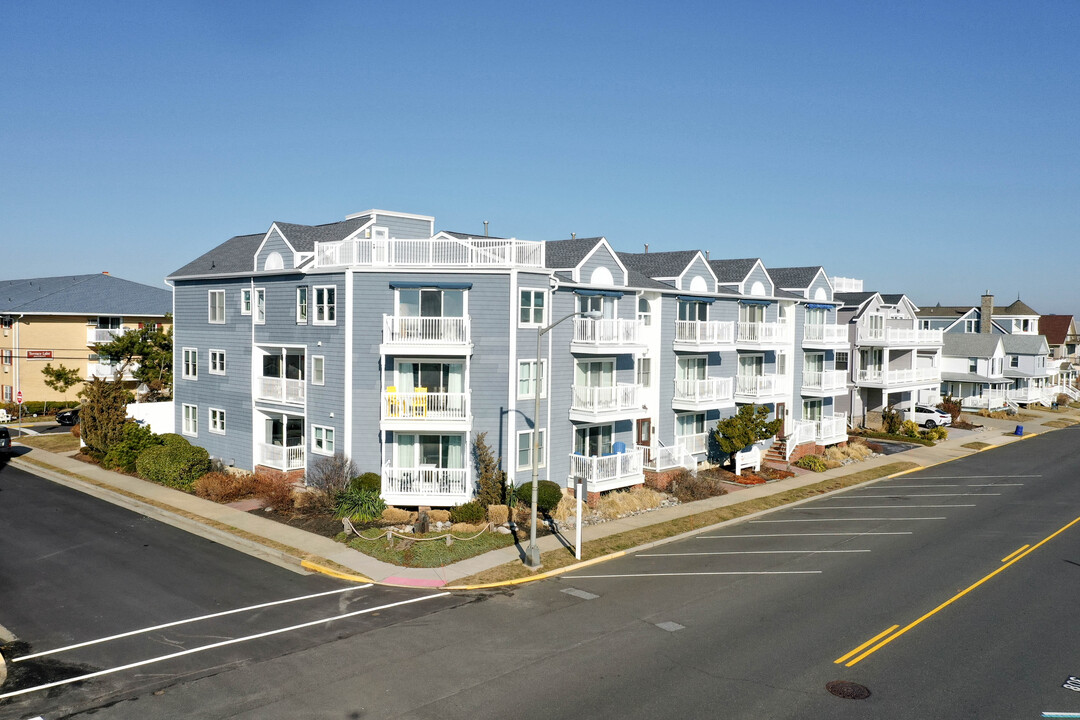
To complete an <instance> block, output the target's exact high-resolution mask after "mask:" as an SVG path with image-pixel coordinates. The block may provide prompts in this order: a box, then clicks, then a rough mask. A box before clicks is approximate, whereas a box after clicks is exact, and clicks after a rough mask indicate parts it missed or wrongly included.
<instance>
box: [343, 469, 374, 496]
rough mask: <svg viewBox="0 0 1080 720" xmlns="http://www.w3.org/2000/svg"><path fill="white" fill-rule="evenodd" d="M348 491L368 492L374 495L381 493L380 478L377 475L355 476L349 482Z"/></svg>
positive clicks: (367, 473) (370, 473) (368, 473)
mask: <svg viewBox="0 0 1080 720" xmlns="http://www.w3.org/2000/svg"><path fill="white" fill-rule="evenodd" d="M349 489H350V490H370V491H371V492H374V493H375V494H379V493H381V492H382V476H381V475H379V473H373V472H366V473H364V474H363V475H357V476H356V477H354V478H353V479H352V480H351V481H350V482H349Z"/></svg>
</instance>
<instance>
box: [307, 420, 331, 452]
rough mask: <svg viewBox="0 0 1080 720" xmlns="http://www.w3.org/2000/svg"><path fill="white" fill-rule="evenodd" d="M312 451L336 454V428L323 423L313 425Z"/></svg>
mask: <svg viewBox="0 0 1080 720" xmlns="http://www.w3.org/2000/svg"><path fill="white" fill-rule="evenodd" d="M311 452H313V453H316V454H318V455H333V454H334V428H332V427H325V426H323V425H312V426H311Z"/></svg>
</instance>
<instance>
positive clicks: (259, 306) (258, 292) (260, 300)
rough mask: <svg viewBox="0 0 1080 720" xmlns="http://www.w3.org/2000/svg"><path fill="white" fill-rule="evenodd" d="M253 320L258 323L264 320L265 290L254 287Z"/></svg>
mask: <svg viewBox="0 0 1080 720" xmlns="http://www.w3.org/2000/svg"><path fill="white" fill-rule="evenodd" d="M255 322H256V323H257V324H259V325H261V324H263V323H265V322H266V290H265V289H264V288H255Z"/></svg>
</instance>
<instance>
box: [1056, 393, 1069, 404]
mask: <svg viewBox="0 0 1080 720" xmlns="http://www.w3.org/2000/svg"><path fill="white" fill-rule="evenodd" d="M1056 402H1057V404H1058V407H1069V403H1070V402H1072V399H1071V398H1070V397H1069V396H1068V395H1066V394H1065V393H1058V396H1057V400H1056Z"/></svg>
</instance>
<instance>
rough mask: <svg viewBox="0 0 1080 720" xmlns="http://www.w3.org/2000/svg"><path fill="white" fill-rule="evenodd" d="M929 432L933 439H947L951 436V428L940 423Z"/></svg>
mask: <svg viewBox="0 0 1080 720" xmlns="http://www.w3.org/2000/svg"><path fill="white" fill-rule="evenodd" d="M929 434H930V439H931V440H945V439H947V438H948V437H949V428H947V427H945V426H944V425H938V426H937V427H936V428H934V429H933V430H931V431H930V433H929Z"/></svg>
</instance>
